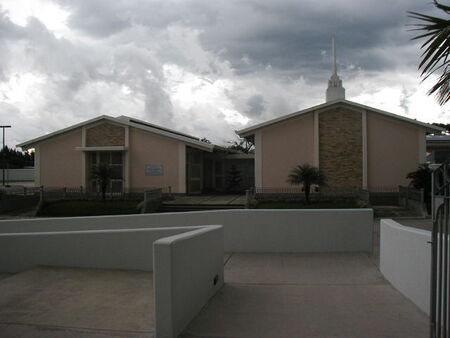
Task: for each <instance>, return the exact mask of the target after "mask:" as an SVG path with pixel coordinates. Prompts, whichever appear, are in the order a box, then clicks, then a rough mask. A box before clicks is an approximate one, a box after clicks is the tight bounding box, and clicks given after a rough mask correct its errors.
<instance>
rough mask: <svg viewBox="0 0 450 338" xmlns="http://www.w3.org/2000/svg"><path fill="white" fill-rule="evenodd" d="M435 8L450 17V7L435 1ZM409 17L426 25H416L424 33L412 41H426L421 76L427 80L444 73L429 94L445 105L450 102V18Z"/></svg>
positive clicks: (422, 47)
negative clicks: (434, 95) (449, 65)
mask: <svg viewBox="0 0 450 338" xmlns="http://www.w3.org/2000/svg"><path fill="white" fill-rule="evenodd" d="M434 6H435V7H436V8H438V9H440V10H442V11H444V12H445V13H446V14H449V15H450V6H446V5H443V4H441V3H439V2H438V1H437V0H434ZM408 13H409V17H411V18H413V19H415V20H420V21H422V22H424V23H422V24H417V25H415V26H416V27H418V28H416V29H414V30H419V31H423V32H424V33H422V34H419V35H417V36H415V37H413V38H412V40H418V39H424V38H426V41H425V42H424V43H423V44H422V46H421V47H420V48H421V49H423V50H424V51H423V53H422V60H421V62H420V63H419V69H420V70H422V73H421V76H422V77H423V78H424V80H425V79H427V78H428V77H429V76H430V75H431V74H434V73H436V72H437V71H442V72H443V74H442V75H441V76H440V78H439V80H438V82H437V83H436V84H435V85H434V86H433V87H432V88H431V89H430V91H429V94H436V96H437V100H438V102H439V104H441V105H444V104H445V103H447V102H448V101H449V100H450V97H449V90H450V75H449V72H450V69H449V67H448V63H449V61H448V60H449V58H450V18H449V19H444V18H438V17H434V16H431V15H426V14H421V13H417V12H408Z"/></svg>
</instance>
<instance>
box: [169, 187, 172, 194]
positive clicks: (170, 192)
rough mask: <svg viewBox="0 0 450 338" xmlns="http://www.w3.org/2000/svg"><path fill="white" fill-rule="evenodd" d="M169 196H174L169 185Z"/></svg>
mask: <svg viewBox="0 0 450 338" xmlns="http://www.w3.org/2000/svg"><path fill="white" fill-rule="evenodd" d="M169 196H172V187H171V186H170V185H169Z"/></svg>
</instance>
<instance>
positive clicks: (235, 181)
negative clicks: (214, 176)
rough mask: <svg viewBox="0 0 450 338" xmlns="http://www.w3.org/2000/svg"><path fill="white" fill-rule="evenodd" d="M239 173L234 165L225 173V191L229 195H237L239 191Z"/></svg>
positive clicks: (240, 179)
mask: <svg viewBox="0 0 450 338" xmlns="http://www.w3.org/2000/svg"><path fill="white" fill-rule="evenodd" d="M241 181H242V178H241V172H240V171H239V170H237V168H236V166H235V165H232V166H231V167H230V170H228V173H227V178H226V182H227V191H228V192H231V193H238V192H239V191H240V190H241Z"/></svg>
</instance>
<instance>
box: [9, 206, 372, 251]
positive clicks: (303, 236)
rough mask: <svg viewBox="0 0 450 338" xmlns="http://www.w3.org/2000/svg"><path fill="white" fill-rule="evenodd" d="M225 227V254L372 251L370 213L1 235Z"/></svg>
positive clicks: (55, 223) (161, 219) (50, 224)
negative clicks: (178, 227)
mask: <svg viewBox="0 0 450 338" xmlns="http://www.w3.org/2000/svg"><path fill="white" fill-rule="evenodd" d="M209 224H220V225H223V226H224V234H225V235H224V236H225V240H224V242H225V244H224V245H225V251H227V252H349V251H366V252H371V251H372V233H373V212H372V209H326V210H325V209H322V210H318V209H316V210H280V209H275V210H262V209H261V210H254V209H246V210H219V211H200V212H186V213H162V214H143V215H121V216H100V217H71V218H48V219H32V220H5V221H0V233H2V232H3V233H8V232H39V231H50V232H54V231H74V230H100V229H127V228H145V227H167V226H198V225H209Z"/></svg>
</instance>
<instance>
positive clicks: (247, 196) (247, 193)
mask: <svg viewBox="0 0 450 338" xmlns="http://www.w3.org/2000/svg"><path fill="white" fill-rule="evenodd" d="M249 207H250V189H247V190H245V209H248V208H249Z"/></svg>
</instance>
